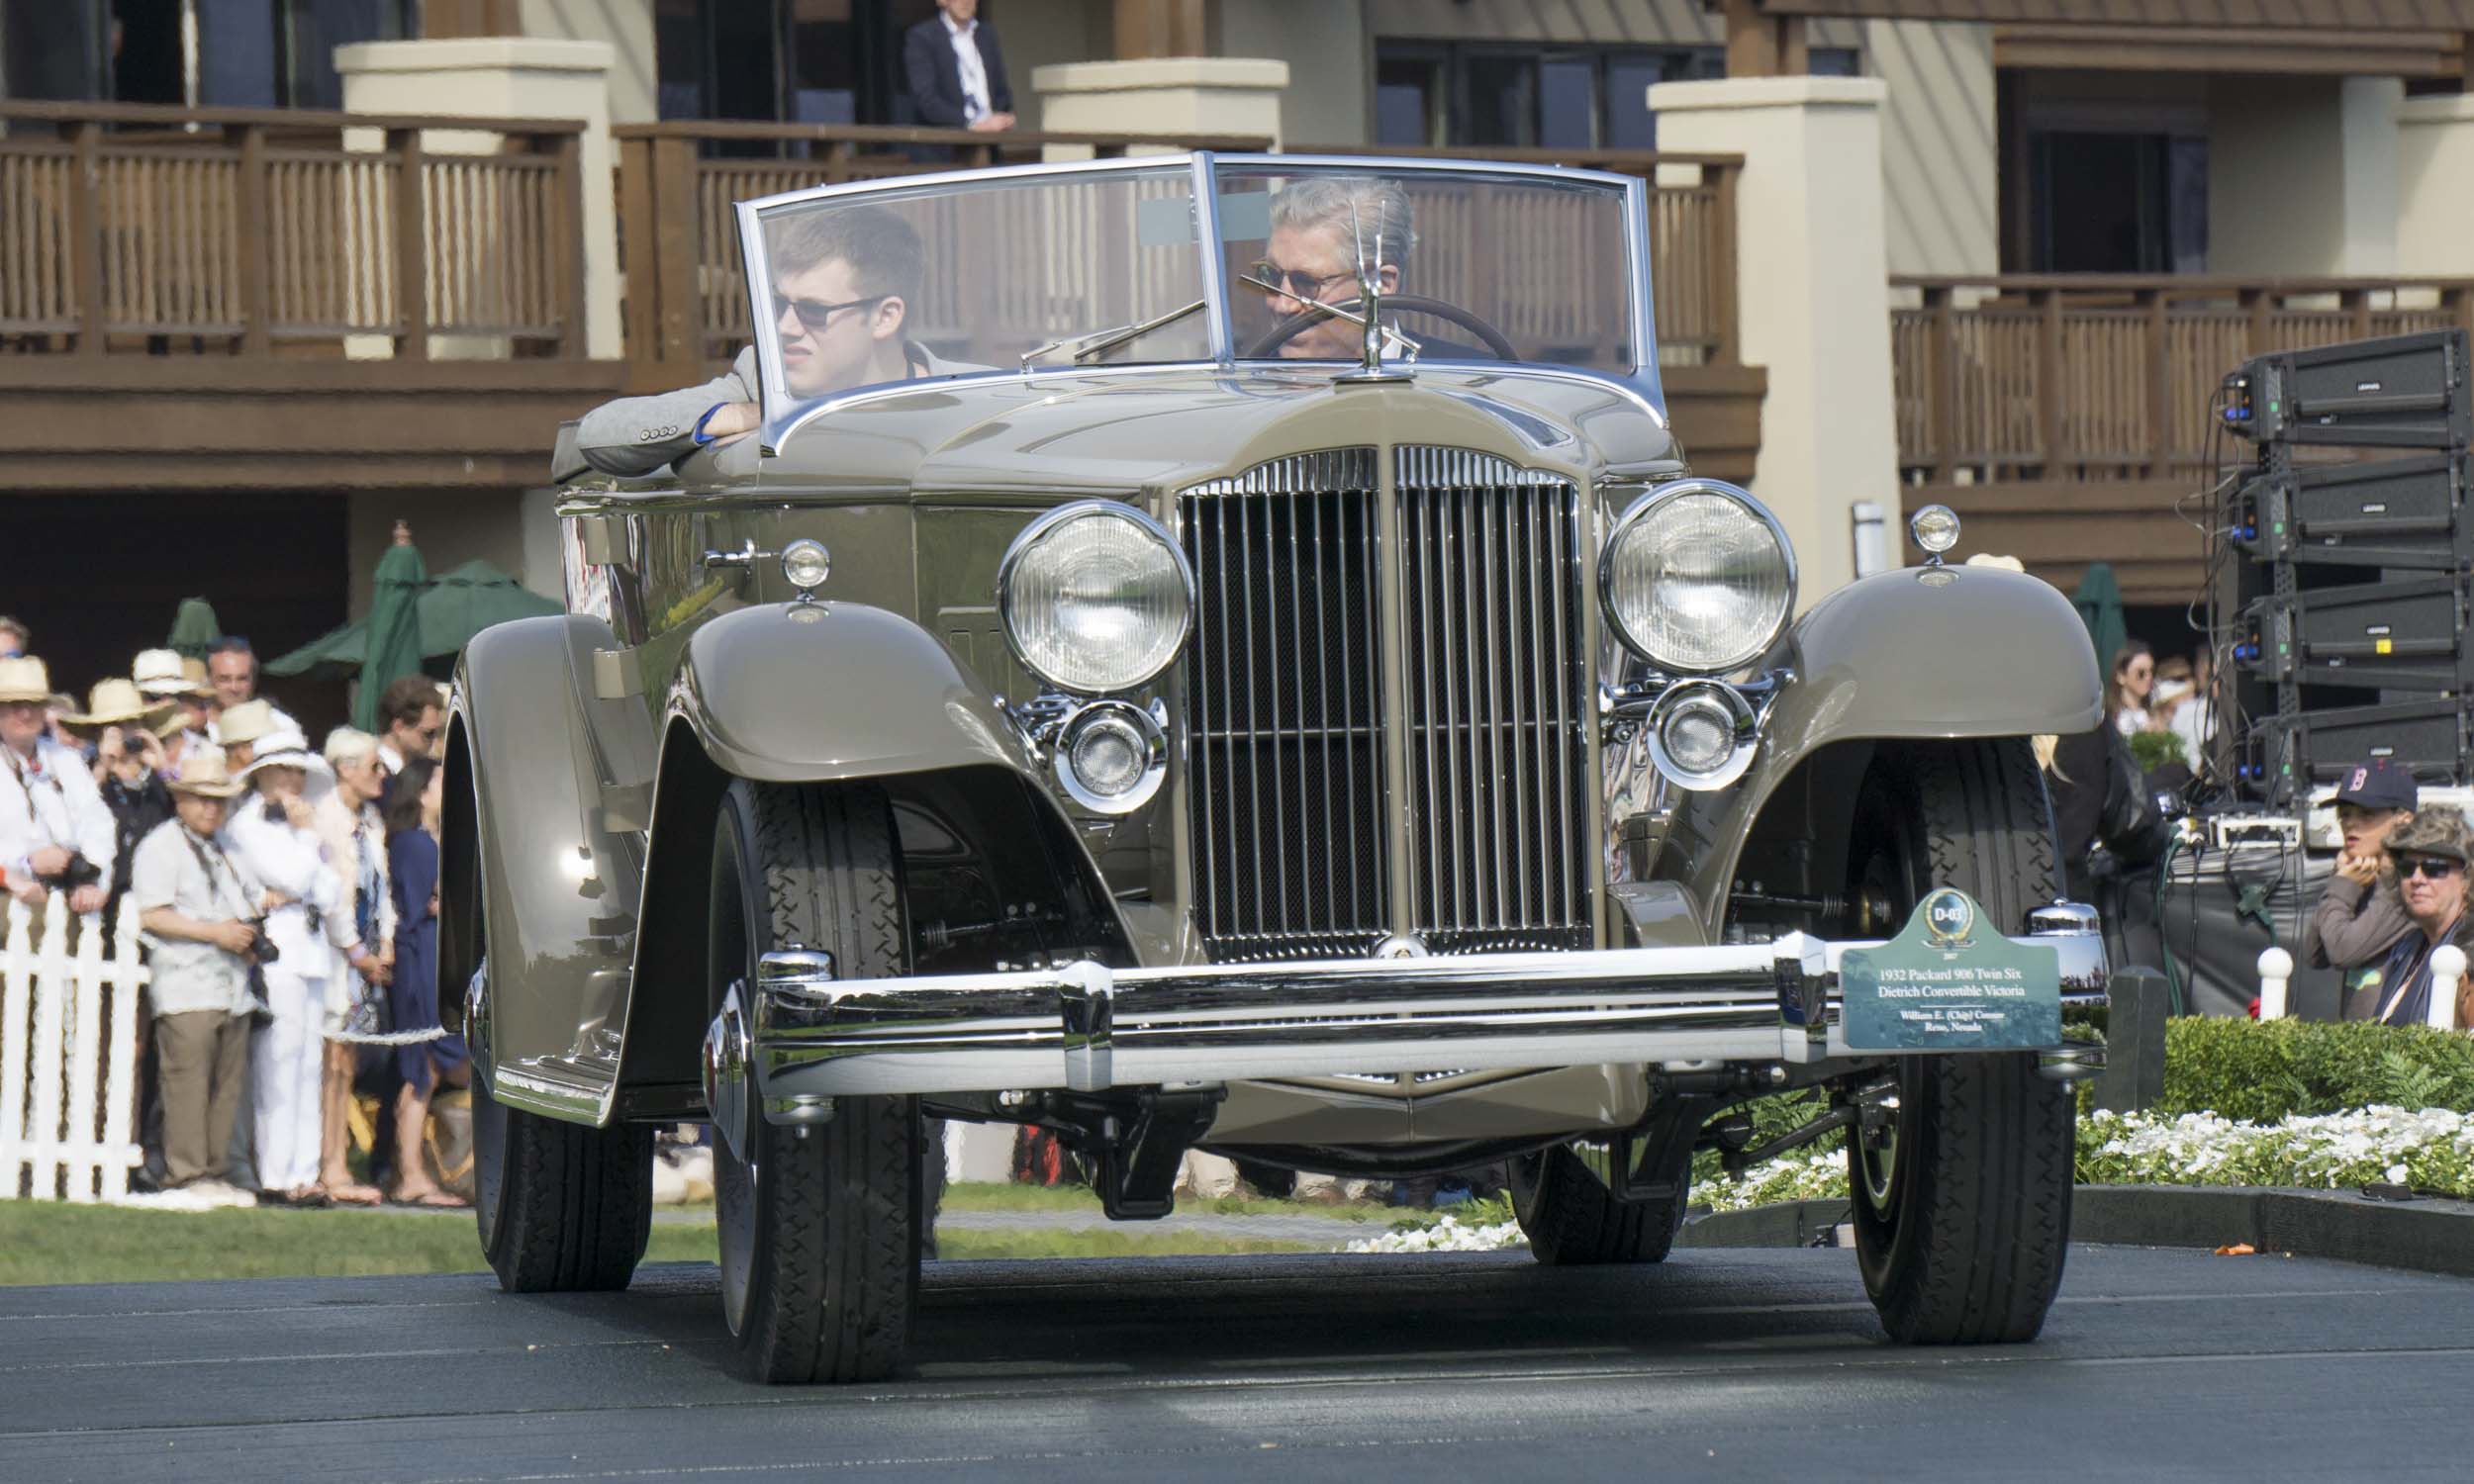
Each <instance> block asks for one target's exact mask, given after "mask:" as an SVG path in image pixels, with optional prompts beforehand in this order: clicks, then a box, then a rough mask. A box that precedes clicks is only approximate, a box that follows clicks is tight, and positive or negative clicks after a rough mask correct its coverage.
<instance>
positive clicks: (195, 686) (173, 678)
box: [129, 649, 215, 697]
mask: <svg viewBox="0 0 2474 1484" xmlns="http://www.w3.org/2000/svg"><path fill="white" fill-rule="evenodd" d="M193 664H194V665H197V666H198V669H197V673H196V674H194V675H192V674H191V673H190V670H189V667H190V666H191V665H193ZM129 678H130V680H131V681H132V682H133V683H135V684H136V686H137V687H138V689H139V690H141V691H143V692H144V693H145V694H146V695H148V696H156V697H163V696H212V695H214V694H215V688H214V687H213V686H210V685H208V684H207V683H206V667H205V665H204V664H202V663H200V662H198V661H195V660H183V659H182V658H181V657H180V651H178V650H176V649H145V650H141V651H139V653H138V662H137V663H136V664H134V665H132V666H130V667H129Z"/></svg>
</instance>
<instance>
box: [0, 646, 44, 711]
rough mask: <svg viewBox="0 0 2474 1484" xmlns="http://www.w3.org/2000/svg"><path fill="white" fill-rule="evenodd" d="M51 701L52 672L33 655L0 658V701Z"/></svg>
mask: <svg viewBox="0 0 2474 1484" xmlns="http://www.w3.org/2000/svg"><path fill="white" fill-rule="evenodd" d="M5 700H33V701H41V702H43V703H44V704H46V705H48V704H50V701H51V673H50V672H49V671H48V670H46V669H44V667H43V661H41V660H38V659H36V658H34V657H33V656H32V655H24V656H11V657H10V658H8V659H5V660H0V701H5Z"/></svg>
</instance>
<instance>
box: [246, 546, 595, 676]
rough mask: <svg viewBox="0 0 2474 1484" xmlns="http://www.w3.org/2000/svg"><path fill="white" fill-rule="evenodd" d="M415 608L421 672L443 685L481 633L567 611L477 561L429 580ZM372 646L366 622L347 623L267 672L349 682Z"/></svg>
mask: <svg viewBox="0 0 2474 1484" xmlns="http://www.w3.org/2000/svg"><path fill="white" fill-rule="evenodd" d="M415 606H416V607H417V608H418V610H419V612H420V615H421V653H422V659H423V662H424V663H423V665H422V668H423V669H424V670H425V671H427V672H428V674H429V675H431V676H433V677H436V678H438V679H441V680H443V679H444V678H445V677H446V676H447V674H448V673H450V672H451V671H452V670H453V668H454V664H455V656H456V655H458V654H460V653H462V652H463V648H464V646H465V645H467V644H469V643H471V642H472V636H473V635H475V634H477V633H479V632H481V631H482V630H483V629H485V628H488V627H490V626H491V625H492V624H496V623H505V622H508V621H509V620H510V619H515V618H535V617H539V616H541V615H543V614H546V613H557V612H561V611H564V610H563V609H562V608H561V607H560V605H559V604H558V603H556V602H554V601H552V600H550V599H547V598H543V597H542V596H541V595H540V594H538V593H535V592H533V591H532V590H531V589H530V588H527V587H525V586H524V585H523V584H522V583H520V582H518V581H516V580H515V579H514V578H512V577H510V576H508V575H507V574H506V573H504V572H501V571H500V570H499V569H497V568H496V567H493V566H491V565H490V564H489V563H488V562H484V561H481V560H479V559H475V560H473V561H469V562H466V563H464V564H463V565H462V566H460V567H457V568H455V569H454V570H452V571H450V572H448V573H446V574H445V575H444V576H442V577H436V578H432V579H430V582H429V586H428V588H426V589H425V590H423V592H422V595H421V599H420V602H419V603H416V604H415ZM368 645H369V622H368V620H367V619H362V620H360V621H358V622H353V623H347V624H344V625H343V626H342V627H340V628H334V629H330V630H328V631H327V632H326V633H323V634H320V635H319V636H318V637H317V638H315V639H312V640H310V641H309V642H308V643H307V644H304V645H302V646H301V647H300V648H298V649H296V650H293V651H292V652H291V653H289V654H285V655H281V656H278V657H277V658H275V659H271V660H268V661H267V662H266V673H267V674H269V675H286V676H290V675H307V676H314V677H316V678H317V679H320V680H349V679H351V678H352V677H354V676H357V675H359V674H360V673H361V665H362V663H363V662H364V661H365V660H366V659H367V658H368V654H369V649H368Z"/></svg>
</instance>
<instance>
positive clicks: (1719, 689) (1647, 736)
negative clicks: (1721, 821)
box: [1641, 680, 1760, 793]
mask: <svg viewBox="0 0 2474 1484" xmlns="http://www.w3.org/2000/svg"><path fill="white" fill-rule="evenodd" d="M1702 707H1711V708H1714V709H1716V710H1719V711H1721V712H1723V713H1725V715H1726V717H1727V720H1728V723H1729V725H1730V726H1731V728H1732V729H1733V731H1734V734H1735V746H1734V747H1733V748H1731V749H1730V750H1729V751H1728V754H1727V758H1726V761H1724V762H1722V763H1720V764H1719V765H1718V766H1717V767H1716V768H1714V769H1707V770H1704V771H1701V772H1697V773H1696V772H1694V771H1692V770H1690V769H1687V768H1685V767H1684V766H1683V765H1682V764H1681V763H1679V762H1677V761H1676V760H1675V757H1674V755H1673V754H1672V753H1671V752H1669V751H1668V750H1667V747H1666V724H1667V722H1669V721H1671V720H1673V719H1674V718H1675V717H1676V716H1677V715H1678V714H1680V713H1681V712H1683V711H1686V710H1691V709H1697V708H1702ZM1641 734H1642V737H1643V739H1644V740H1645V741H1646V742H1647V743H1648V744H1649V749H1650V761H1651V762H1652V763H1654V764H1656V765H1657V767H1658V771H1659V775H1660V776H1661V777H1663V778H1665V780H1666V781H1667V782H1669V783H1671V784H1673V785H1674V786H1675V787H1677V788H1686V789H1689V790H1691V791H1693V792H1695V793H1706V792H1708V791H1710V790H1712V789H1716V788H1727V787H1728V786H1729V785H1732V784H1734V783H1735V782H1736V781H1737V780H1738V779H1741V778H1743V777H1744V775H1745V773H1746V772H1747V771H1748V770H1750V769H1751V768H1752V766H1753V754H1754V753H1755V752H1757V751H1759V750H1760V711H1758V710H1757V709H1755V708H1754V705H1753V702H1752V701H1751V699H1750V698H1748V697H1747V696H1745V694H1744V693H1743V692H1741V691H1739V690H1737V689H1736V688H1735V687H1733V686H1730V685H1726V684H1723V683H1721V682H1719V681H1714V680H1696V681H1686V682H1684V683H1683V684H1681V685H1676V686H1670V687H1668V688H1667V689H1666V691H1665V693H1664V694H1663V695H1661V696H1659V697H1658V700H1657V701H1656V702H1655V703H1654V704H1653V705H1652V706H1651V707H1650V713H1649V715H1648V716H1646V717H1645V718H1643V720H1642V725H1641Z"/></svg>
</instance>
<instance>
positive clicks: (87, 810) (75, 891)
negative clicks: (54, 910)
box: [0, 656, 114, 914]
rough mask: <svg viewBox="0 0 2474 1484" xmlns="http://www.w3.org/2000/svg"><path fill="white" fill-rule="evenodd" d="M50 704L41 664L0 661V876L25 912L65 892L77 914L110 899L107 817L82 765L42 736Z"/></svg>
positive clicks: (109, 826) (110, 853)
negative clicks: (53, 895)
mask: <svg viewBox="0 0 2474 1484" xmlns="http://www.w3.org/2000/svg"><path fill="white" fill-rule="evenodd" d="M51 698H52V697H51V679H50V677H49V675H48V674H47V673H46V672H45V670H44V665H43V661H41V660H38V659H32V658H28V657H23V656H21V657H17V658H12V659H0V874H5V878H6V881H5V884H6V888H7V890H8V893H9V894H10V895H11V896H13V897H15V898H17V899H18V900H19V901H21V902H23V903H25V904H26V905H27V906H29V907H40V906H42V905H43V904H44V902H45V901H46V900H47V899H48V897H49V896H50V894H51V893H52V892H53V891H66V892H67V893H68V905H69V910H70V911H72V912H77V913H80V914H83V913H87V912H93V911H96V910H98V909H99V908H101V907H102V905H103V899H104V897H105V896H106V895H107V894H109V891H110V886H111V880H112V861H113V850H114V830H113V825H112V811H111V810H110V809H107V808H105V807H104V804H103V795H102V793H101V791H100V790H98V789H97V788H95V782H94V775H93V774H92V773H90V772H88V771H87V768H86V762H85V759H83V758H81V757H79V756H78V755H77V754H76V753H75V752H73V751H71V750H70V749H68V748H66V747H63V746H61V745H60V744H59V743H57V742H54V741H52V740H50V739H49V738H48V737H46V736H45V735H44V732H45V730H46V728H47V727H48V725H49V722H50V709H51Z"/></svg>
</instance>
